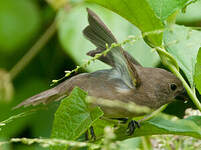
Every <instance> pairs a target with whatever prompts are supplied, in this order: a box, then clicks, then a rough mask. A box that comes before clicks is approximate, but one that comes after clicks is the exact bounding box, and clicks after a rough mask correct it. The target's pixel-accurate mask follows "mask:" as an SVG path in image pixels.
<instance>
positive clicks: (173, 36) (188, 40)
mask: <svg viewBox="0 0 201 150" xmlns="http://www.w3.org/2000/svg"><path fill="white" fill-rule="evenodd" d="M200 39H201V32H200V31H196V30H192V29H191V28H189V27H184V26H178V25H174V26H172V27H171V28H170V29H167V30H166V31H165V33H164V43H165V47H166V50H167V51H168V52H169V53H170V54H172V55H173V56H174V58H175V59H176V60H177V62H178V64H179V67H180V68H181V69H182V70H183V71H184V73H185V75H186V77H187V79H188V81H189V82H190V84H191V86H194V83H193V74H194V68H195V63H196V58H197V53H198V50H199V48H200V47H201V42H200Z"/></svg>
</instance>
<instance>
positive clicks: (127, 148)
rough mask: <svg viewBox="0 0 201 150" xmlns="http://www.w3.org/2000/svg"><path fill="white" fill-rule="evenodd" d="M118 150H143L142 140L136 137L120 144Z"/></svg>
mask: <svg viewBox="0 0 201 150" xmlns="http://www.w3.org/2000/svg"><path fill="white" fill-rule="evenodd" d="M118 146H119V147H118V150H138V149H139V150H140V149H141V150H142V149H143V148H142V138H141V137H136V138H131V139H127V140H124V141H121V142H118Z"/></svg>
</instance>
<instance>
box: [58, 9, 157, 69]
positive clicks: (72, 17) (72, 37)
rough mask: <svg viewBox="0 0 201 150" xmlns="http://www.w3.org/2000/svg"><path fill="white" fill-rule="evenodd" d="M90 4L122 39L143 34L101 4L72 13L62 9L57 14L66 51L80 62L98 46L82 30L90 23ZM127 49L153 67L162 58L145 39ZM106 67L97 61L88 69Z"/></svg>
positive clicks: (60, 34)
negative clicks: (88, 13) (88, 18)
mask: <svg viewBox="0 0 201 150" xmlns="http://www.w3.org/2000/svg"><path fill="white" fill-rule="evenodd" d="M87 7H89V8H91V9H92V10H93V11H95V12H96V13H97V14H98V15H99V16H100V17H101V19H102V20H103V21H104V22H105V24H106V25H107V26H108V27H109V28H110V29H111V31H112V32H113V33H114V35H115V36H116V38H117V39H118V41H119V42H121V41H122V40H125V39H126V38H128V36H129V35H134V36H140V35H141V33H140V31H139V30H138V29H137V28H136V27H134V26H133V25H132V24H130V23H129V22H127V21H125V20H124V19H123V18H122V17H120V16H118V15H117V14H115V13H112V12H111V11H108V10H107V9H104V8H102V7H97V6H96V7H95V6H94V5H82V6H79V7H76V8H73V10H72V11H71V12H65V11H64V10H62V11H60V12H59V16H58V31H59V38H60V42H61V44H62V46H63V47H64V50H65V52H66V53H67V54H68V55H70V56H71V57H72V58H73V59H74V60H75V61H76V62H77V63H78V64H83V63H84V60H88V59H90V57H89V56H87V55H86V53H87V52H88V51H90V50H93V49H95V46H93V45H92V44H91V42H90V41H88V40H86V39H85V38H84V36H83V34H82V30H83V29H84V28H85V27H86V26H87V25H88V23H87V12H86V8H87ZM77 18H79V19H77ZM117 24H118V25H117ZM125 50H127V51H129V53H130V54H132V56H133V57H134V58H135V59H137V60H138V61H139V62H140V63H141V64H142V65H143V66H145V67H154V66H156V65H157V63H158V62H159V60H160V59H159V57H158V55H157V53H156V52H152V51H151V49H150V47H149V46H147V44H146V43H145V42H144V41H143V39H140V40H138V41H136V42H135V43H134V44H133V45H130V44H127V45H126V47H125ZM105 68H108V66H107V65H105V64H104V63H102V62H100V61H95V62H94V63H93V64H92V65H90V66H88V67H87V70H89V71H95V70H99V69H105Z"/></svg>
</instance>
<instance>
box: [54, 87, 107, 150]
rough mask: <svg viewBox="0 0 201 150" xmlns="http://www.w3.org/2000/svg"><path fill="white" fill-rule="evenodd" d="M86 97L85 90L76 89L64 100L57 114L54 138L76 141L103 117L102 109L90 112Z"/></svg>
mask: <svg viewBox="0 0 201 150" xmlns="http://www.w3.org/2000/svg"><path fill="white" fill-rule="evenodd" d="M86 96H87V94H86V93H85V92H84V91H83V90H81V89H79V88H74V89H73V91H72V92H71V94H70V96H69V97H67V98H65V99H64V100H62V102H61V104H60V106H59V108H58V109H57V111H56V113H55V119H54V123H53V129H52V135H51V137H52V138H58V139H66V140H75V139H77V138H78V137H80V136H81V135H82V134H83V133H84V132H85V131H86V130H87V129H88V128H89V127H90V126H91V125H92V123H93V122H94V121H96V120H97V119H98V118H100V117H101V116H102V115H103V112H102V111H101V110H100V108H98V107H95V108H94V109H92V110H90V109H89V108H88V107H87V104H86V102H85V98H86ZM57 148H58V149H61V148H63V149H64V148H65V147H56V149H57Z"/></svg>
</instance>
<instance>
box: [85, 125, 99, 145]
mask: <svg viewBox="0 0 201 150" xmlns="http://www.w3.org/2000/svg"><path fill="white" fill-rule="evenodd" d="M89 130H90V134H91V139H92V140H93V141H95V140H96V135H95V133H94V128H93V127H92V126H91V127H90V128H89ZM85 140H86V141H88V140H89V133H88V130H87V131H86V132H85Z"/></svg>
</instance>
